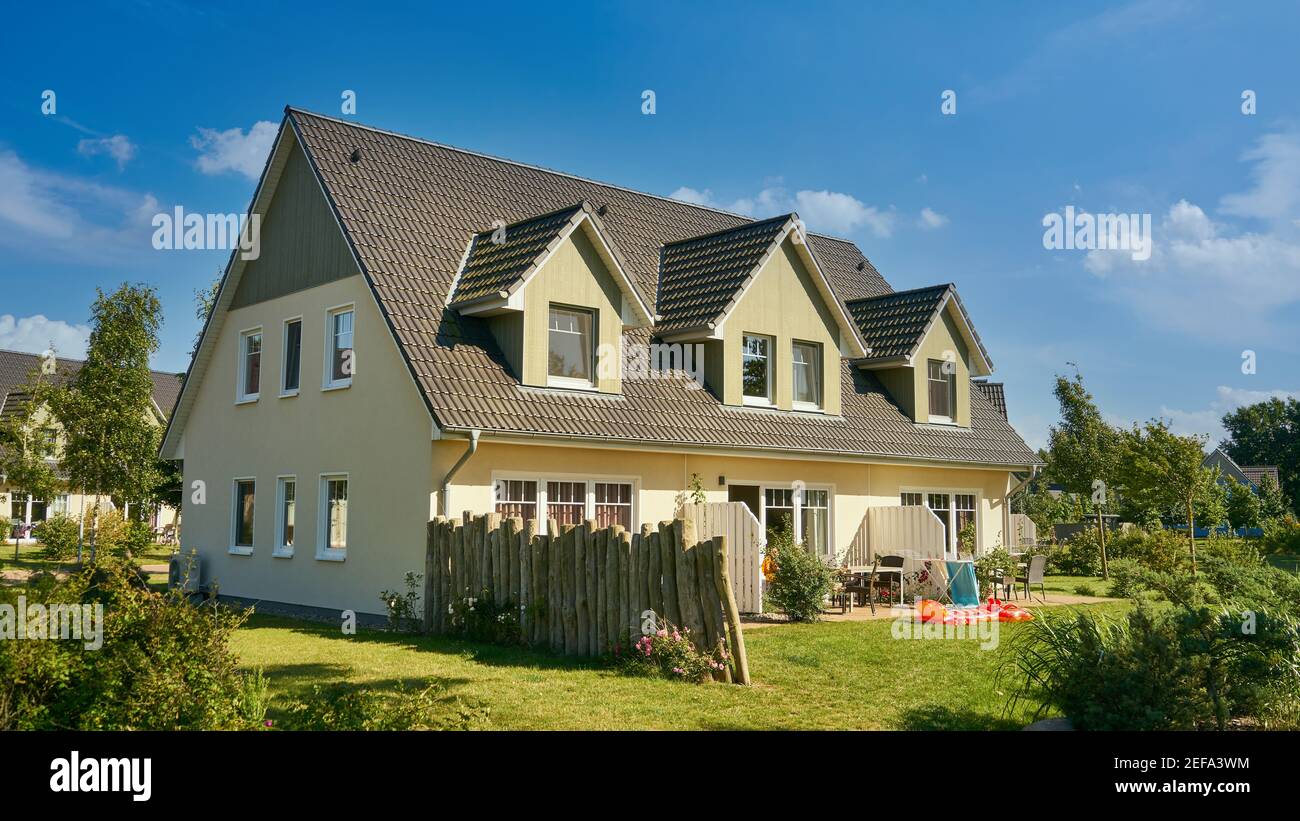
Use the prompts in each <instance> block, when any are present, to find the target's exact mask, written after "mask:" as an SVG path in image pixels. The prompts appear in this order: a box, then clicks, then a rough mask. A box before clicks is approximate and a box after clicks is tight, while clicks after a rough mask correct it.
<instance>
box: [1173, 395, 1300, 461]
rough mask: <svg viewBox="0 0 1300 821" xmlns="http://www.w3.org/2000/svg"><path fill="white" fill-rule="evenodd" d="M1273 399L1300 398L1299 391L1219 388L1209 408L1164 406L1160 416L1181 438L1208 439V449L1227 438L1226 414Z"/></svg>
mask: <svg viewBox="0 0 1300 821" xmlns="http://www.w3.org/2000/svg"><path fill="white" fill-rule="evenodd" d="M1273 398H1277V399H1288V398H1293V399H1300V391H1285V390H1271V391H1253V390H1246V389H1244V388H1230V387H1227V386H1226V385H1220V386H1219V387H1218V388H1216V389H1215V398H1214V399H1213V400H1211V401H1210V404H1209V406H1208V407H1205V408H1199V409H1196V410H1183V409H1181V408H1170V407H1167V406H1161V408H1160V416H1161V417H1163V418H1165V419H1168V420H1169V427H1170V429H1171V430H1173V431H1174V432H1175V433H1177V434H1179V435H1180V436H1189V435H1192V434H1200V435H1204V436H1208V437H1209V440H1208V445H1209V447H1214V446H1215V445H1217V444H1218V443H1219V442H1221V441H1223V440H1224V439H1226V438H1227V437H1228V432H1227V431H1226V430H1224V428H1223V421H1222V420H1223V416H1224V414H1227V413H1231V412H1232V411H1235V410H1236V409H1237V408H1244V407H1246V406H1247V405H1254V404H1256V403H1257V402H1265V401H1267V400H1269V399H1273Z"/></svg>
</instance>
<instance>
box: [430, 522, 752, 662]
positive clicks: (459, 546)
mask: <svg viewBox="0 0 1300 821" xmlns="http://www.w3.org/2000/svg"><path fill="white" fill-rule="evenodd" d="M538 531H539V528H538V526H537V521H536V520H535V519H528V520H524V519H520V518H517V517H503V516H501V515H500V514H496V513H488V514H485V515H480V516H474V515H473V514H471V513H469V512H466V513H465V514H464V515H463V516H462V517H461V518H460V519H455V518H450V519H449V518H445V517H442V516H439V517H437V518H436V519H433V520H431V521H430V522H429V528H428V549H427V551H426V557H425V574H424V628H425V630H426V631H427V632H431V633H444V632H447V631H448V630H449V629H450V627H451V612H450V611H451V609H452V606H453V605H454V604H455V603H457V602H464V601H466V600H467V599H470V598H475V599H480V598H484V599H489V600H491V601H493V602H494V603H495V604H497V605H498V606H502V605H506V604H511V605H513V606H515V607H518V609H519V617H520V628H521V632H522V635H523V641H524V643H525V644H528V645H530V646H533V647H543V648H549V649H551V650H553V651H554V652H557V653H563V654H565V655H569V656H599V655H605V654H609V653H612V652H613V651H614V649H615V648H616V647H623V648H626V647H627V646H628V645H629V643H631V642H634V641H636V640H637V639H638V638H639V637H640V636H641V635H642V626H643V624H644V623H645V622H646V619H644V618H643V615H642V614H644V613H646V611H653V612H654V613H655V614H656V618H655V623H656V624H659V625H662V622H663V621H664V620H667V621H668V622H669V623H671V624H673V625H676V626H679V627H685V628H689V633H688V634H687V635H689V636H690V638H691V642H692V643H693V644H694V645H695V646H696V647H697V648H698V649H699V650H701V651H702V652H711V651H712V650H714V649H716V648H717V647H718V645H719V644H720V643H722V642H724V641H725V642H726V646H727V648H728V652H729V654H730V658H731V659H732V663H733V666H732V667H731V668H728V669H727V671H726V679H727V680H735V681H738V682H740V683H742V684H748V683H749V666H748V661H747V659H746V654H745V642H744V634H743V632H742V630H741V626H740V613H739V610H738V608H737V605H736V597H735V593H734V589H733V587H732V583H731V578H730V570H729V566H730V562H729V559H728V545H727V538H726V537H725V536H716V537H714V538H712V539H708V540H703V541H697V539H696V529H695V524H694V523H693V522H692V521H690V520H689V519H674V520H672V521H666V522H660V523H659V524H658V525H650V524H644V525H642V526H641V529H640V531H639V532H637V533H632V532H629V531H627V530H625V529H624V528H623V527H621V526H619V525H613V526H610V527H604V528H598V527H596V523H595V522H594V521H591V520H588V521H585V522H583V523H582V524H580V525H577V526H574V525H559V524H557V523H556V522H555V520H551V521H550V522H548V527H547V532H546V533H545V534H543V533H539V532H538Z"/></svg>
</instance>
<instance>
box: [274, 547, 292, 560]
mask: <svg viewBox="0 0 1300 821" xmlns="http://www.w3.org/2000/svg"><path fill="white" fill-rule="evenodd" d="M271 558H273V559H292V558H293V548H292V547H290V548H280V549H276V550H272V551H271Z"/></svg>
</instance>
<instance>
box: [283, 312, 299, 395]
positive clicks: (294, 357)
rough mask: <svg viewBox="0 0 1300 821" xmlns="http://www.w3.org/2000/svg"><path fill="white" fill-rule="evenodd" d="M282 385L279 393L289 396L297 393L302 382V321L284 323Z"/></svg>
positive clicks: (292, 320)
mask: <svg viewBox="0 0 1300 821" xmlns="http://www.w3.org/2000/svg"><path fill="white" fill-rule="evenodd" d="M281 373H283V374H284V383H283V384H282V385H281V386H280V393H281V394H283V395H285V396H291V395H293V394H296V393H297V392H298V386H299V383H300V382H301V381H302V379H301V377H302V320H301V319H290V320H287V321H285V323H284V366H283V368H282V369H281Z"/></svg>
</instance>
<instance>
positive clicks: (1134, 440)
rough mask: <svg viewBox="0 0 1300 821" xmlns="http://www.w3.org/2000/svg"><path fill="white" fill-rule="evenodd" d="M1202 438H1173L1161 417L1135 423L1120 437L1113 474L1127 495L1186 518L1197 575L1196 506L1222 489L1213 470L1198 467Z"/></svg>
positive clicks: (1205, 503)
mask: <svg viewBox="0 0 1300 821" xmlns="http://www.w3.org/2000/svg"><path fill="white" fill-rule="evenodd" d="M1204 447H1205V440H1204V438H1202V437H1199V436H1178V435H1177V434H1175V433H1172V432H1171V431H1170V430H1169V426H1168V425H1167V424H1165V422H1164V421H1163V420H1160V419H1154V420H1152V421H1150V422H1148V423H1147V424H1146V426H1145V427H1144V428H1139V427H1134V428H1133V429H1132V430H1131V431H1129V432H1127V433H1126V434H1125V435H1124V452H1123V458H1122V459H1121V460H1120V461H1119V465H1118V470H1117V475H1116V478H1117V479H1118V481H1119V484H1120V487H1121V489H1122V490H1123V492H1124V493H1125V494H1126V495H1131V496H1132V497H1133V498H1134V499H1135V500H1136V501H1137V502H1138V503H1139V504H1141V505H1143V506H1147V507H1152V508H1156V509H1166V508H1174V509H1178V510H1181V511H1183V512H1184V513H1185V514H1186V517H1187V540H1188V545H1189V548H1190V553H1191V559H1192V575H1193V576H1195V575H1196V509H1197V507H1198V506H1199V507H1202V508H1207V507H1212V506H1214V505H1215V499H1216V496H1218V497H1219V498H1221V493H1222V491H1221V490H1219V488H1218V484H1217V482H1216V479H1217V472H1216V471H1213V470H1210V469H1208V468H1206V467H1204V466H1203V464H1202V463H1203V462H1204V461H1205V452H1204V450H1203V449H1204Z"/></svg>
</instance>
